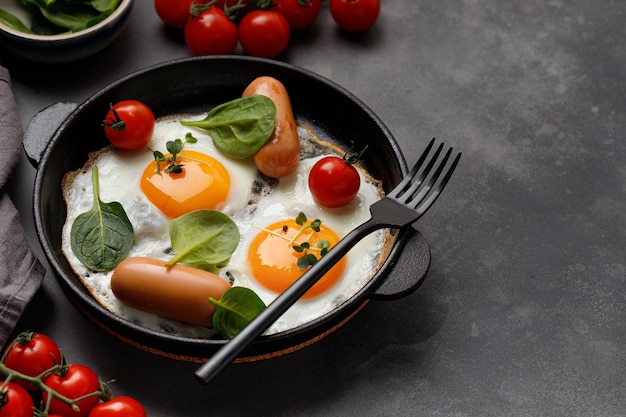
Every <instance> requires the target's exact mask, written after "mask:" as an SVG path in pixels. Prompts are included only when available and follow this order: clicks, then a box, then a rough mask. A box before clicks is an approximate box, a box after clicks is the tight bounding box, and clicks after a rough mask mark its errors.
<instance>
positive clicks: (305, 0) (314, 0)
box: [272, 0, 322, 30]
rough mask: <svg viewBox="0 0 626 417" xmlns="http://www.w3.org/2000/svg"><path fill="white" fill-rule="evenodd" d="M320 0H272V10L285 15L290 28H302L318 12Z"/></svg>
mask: <svg viewBox="0 0 626 417" xmlns="http://www.w3.org/2000/svg"><path fill="white" fill-rule="evenodd" d="M321 7H322V2H321V0H274V8H273V9H272V10H275V11H277V12H278V13H280V14H282V15H283V16H285V19H287V22H288V23H289V27H290V28H291V29H295V30H298V29H304V28H307V27H309V26H311V25H312V24H313V22H315V19H317V16H318V15H319V14H320V9H321Z"/></svg>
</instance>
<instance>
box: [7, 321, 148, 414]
mask: <svg viewBox="0 0 626 417" xmlns="http://www.w3.org/2000/svg"><path fill="white" fill-rule="evenodd" d="M0 374H1V375H3V376H4V378H3V379H4V381H0V417H32V416H34V415H35V416H48V417H122V416H123V417H146V411H145V409H144V408H143V406H142V405H141V404H140V403H139V402H138V401H137V400H135V399H134V398H131V397H127V396H123V395H121V396H116V397H113V396H112V394H111V391H110V389H109V387H108V386H107V385H106V384H105V383H104V382H102V381H101V380H100V378H98V375H96V373H95V372H94V371H93V370H91V369H90V368H89V367H87V366H85V365H81V364H67V363H65V360H64V358H63V356H62V354H61V350H60V349H59V347H58V345H57V344H56V342H55V341H54V340H52V339H51V338H50V337H48V336H46V335H44V334H41V333H35V332H23V333H20V334H19V335H18V336H17V337H16V338H15V340H14V341H12V342H11V343H10V344H9V345H8V347H7V348H6V349H5V351H4V353H3V355H2V359H1V360H0ZM39 403H41V405H40V406H36V404H39Z"/></svg>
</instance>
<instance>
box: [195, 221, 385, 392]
mask: <svg viewBox="0 0 626 417" xmlns="http://www.w3.org/2000/svg"><path fill="white" fill-rule="evenodd" d="M383 227H385V225H383V224H380V223H377V222H374V221H373V220H372V219H369V220H367V221H366V222H365V223H362V224H361V225H359V226H357V227H356V228H355V229H353V230H352V231H350V232H349V233H348V234H347V235H346V236H345V237H344V238H343V239H341V240H340V241H339V242H337V243H336V244H335V245H334V246H333V247H332V248H331V249H330V250H329V251H328V253H326V255H324V256H323V257H322V258H321V259H320V260H319V261H317V262H316V263H315V265H313V266H312V267H311V268H309V270H307V271H306V272H305V273H304V274H302V276H301V277H300V278H298V279H297V280H296V281H295V282H294V283H293V284H292V285H291V286H289V287H288V288H287V289H286V290H285V291H284V292H282V293H281V294H279V295H278V297H276V299H275V300H274V301H272V302H271V303H270V304H269V305H268V306H267V307H266V308H265V309H264V310H263V311H262V312H261V313H260V314H259V315H258V316H256V317H255V318H254V319H253V320H252V321H251V322H250V323H249V324H248V325H247V326H246V327H244V328H243V329H242V330H241V331H240V332H239V333H238V334H237V335H236V336H235V337H233V338H232V339H231V340H230V341H228V343H226V344H225V345H224V346H222V347H221V348H220V349H219V350H218V351H217V352H215V353H214V354H213V356H211V357H210V358H209V359H208V360H207V361H206V362H205V363H204V364H202V365H201V366H200V367H199V368H198V370H197V371H196V372H195V376H196V377H197V378H198V379H199V381H200V382H202V383H204V384H208V382H209V381H210V380H211V379H213V378H214V377H215V376H216V375H217V374H219V373H220V372H221V371H222V370H223V369H224V368H225V367H226V366H227V365H229V364H230V363H232V362H233V361H234V360H235V359H236V358H237V356H238V355H239V353H241V352H242V351H243V350H244V349H245V348H246V347H247V346H248V345H249V344H250V343H252V342H253V341H254V340H255V339H256V338H257V337H259V336H260V335H261V334H263V332H265V331H266V330H267V329H268V328H269V327H270V326H271V325H272V324H273V323H274V322H275V321H276V320H278V318H279V317H280V316H281V315H282V314H283V313H284V312H285V311H287V310H288V309H289V307H291V306H292V305H293V304H294V303H295V302H296V301H298V300H299V299H300V297H302V295H304V293H305V292H307V291H308V290H309V289H310V288H311V287H312V286H313V285H314V284H315V283H316V282H317V281H319V280H320V278H321V277H322V276H323V275H324V274H325V273H326V272H327V271H328V270H329V269H330V268H332V266H333V265H335V264H336V263H337V262H339V260H340V259H341V258H342V257H343V256H344V255H345V254H346V253H348V251H349V250H350V249H352V247H353V246H354V245H356V244H357V243H358V242H359V241H360V240H361V239H363V238H364V237H365V236H367V235H369V234H370V233H372V232H374V231H375V230H377V229H381V228H383Z"/></svg>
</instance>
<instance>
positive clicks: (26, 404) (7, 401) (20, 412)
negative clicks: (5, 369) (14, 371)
mask: <svg viewBox="0 0 626 417" xmlns="http://www.w3.org/2000/svg"><path fill="white" fill-rule="evenodd" d="M0 384H2V385H1V386H2V392H1V393H0V399H1V400H2V401H0V417H32V416H33V409H34V404H33V400H32V398H31V397H30V394H29V393H28V392H27V391H26V390H25V389H24V388H22V387H21V386H19V385H17V384H14V383H13V382H9V383H8V384H6V385H4V383H3V382H2V383H0Z"/></svg>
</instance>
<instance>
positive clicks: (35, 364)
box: [4, 332, 61, 390]
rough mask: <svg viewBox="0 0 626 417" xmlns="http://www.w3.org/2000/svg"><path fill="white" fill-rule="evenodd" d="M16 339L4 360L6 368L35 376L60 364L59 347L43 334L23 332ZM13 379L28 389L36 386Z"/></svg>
mask: <svg viewBox="0 0 626 417" xmlns="http://www.w3.org/2000/svg"><path fill="white" fill-rule="evenodd" d="M16 341H17V343H15V345H14V346H13V349H11V351H10V352H8V354H7V355H6V359H5V361H4V364H5V365H6V366H7V367H8V368H10V369H12V370H14V371H17V372H19V373H22V374H24V375H27V376H32V377H35V376H38V375H41V374H42V373H43V372H45V371H47V370H48V369H50V368H52V367H53V366H54V365H59V364H61V351H60V350H59V347H58V346H57V344H56V343H55V342H54V340H52V339H51V338H50V337H48V336H46V335H45V334H41V333H33V332H24V333H21V334H20V335H18V336H17V338H16ZM7 349H8V348H7ZM5 354H6V352H5ZM13 381H14V382H15V383H17V384H19V385H21V386H22V387H24V388H26V389H28V390H34V389H36V388H37V387H36V386H35V385H34V384H31V383H30V382H26V381H23V380H20V379H13Z"/></svg>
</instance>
